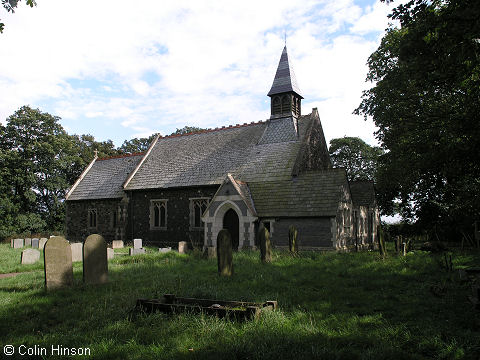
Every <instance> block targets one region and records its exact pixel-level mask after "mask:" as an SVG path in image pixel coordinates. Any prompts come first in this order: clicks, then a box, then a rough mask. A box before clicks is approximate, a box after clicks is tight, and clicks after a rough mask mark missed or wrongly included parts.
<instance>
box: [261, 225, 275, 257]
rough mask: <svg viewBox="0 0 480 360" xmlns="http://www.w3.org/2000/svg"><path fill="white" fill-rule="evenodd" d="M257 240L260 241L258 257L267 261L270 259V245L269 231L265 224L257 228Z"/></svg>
mask: <svg viewBox="0 0 480 360" xmlns="http://www.w3.org/2000/svg"><path fill="white" fill-rule="evenodd" d="M258 242H259V243H260V259H261V260H262V261H263V262H266V263H269V262H271V261H272V247H271V245H270V233H269V232H268V229H267V228H266V227H265V226H263V225H262V226H260V228H259V229H258Z"/></svg>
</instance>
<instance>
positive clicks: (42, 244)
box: [38, 238, 48, 249]
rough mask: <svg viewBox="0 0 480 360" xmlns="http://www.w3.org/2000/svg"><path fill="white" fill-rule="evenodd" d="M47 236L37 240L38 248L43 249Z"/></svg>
mask: <svg viewBox="0 0 480 360" xmlns="http://www.w3.org/2000/svg"><path fill="white" fill-rule="evenodd" d="M47 240H48V239H47V238H41V239H40V240H39V241H38V248H39V249H43V248H44V247H45V244H46V243H47Z"/></svg>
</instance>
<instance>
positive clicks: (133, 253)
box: [128, 248, 147, 256]
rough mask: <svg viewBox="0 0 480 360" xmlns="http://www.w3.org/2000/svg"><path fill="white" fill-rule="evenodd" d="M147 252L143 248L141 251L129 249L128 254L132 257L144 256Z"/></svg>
mask: <svg viewBox="0 0 480 360" xmlns="http://www.w3.org/2000/svg"><path fill="white" fill-rule="evenodd" d="M146 252H147V251H146V250H145V249H144V248H141V249H132V248H130V249H129V250H128V254H129V255H130V256H133V255H140V254H145V253H146Z"/></svg>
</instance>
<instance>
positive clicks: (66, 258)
mask: <svg viewBox="0 0 480 360" xmlns="http://www.w3.org/2000/svg"><path fill="white" fill-rule="evenodd" d="M43 258H44V270H45V286H46V287H47V289H48V290H50V289H56V288H60V287H63V286H69V285H72V284H73V268H72V250H71V249H70V244H69V243H68V241H67V240H65V238H63V237H62V236H54V237H53V238H50V239H49V240H48V241H47V243H46V244H45V248H44V250H43Z"/></svg>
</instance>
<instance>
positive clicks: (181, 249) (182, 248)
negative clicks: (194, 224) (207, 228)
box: [178, 241, 188, 254]
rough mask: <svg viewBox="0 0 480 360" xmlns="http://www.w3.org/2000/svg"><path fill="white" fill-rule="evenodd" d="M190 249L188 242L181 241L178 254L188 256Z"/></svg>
mask: <svg viewBox="0 0 480 360" xmlns="http://www.w3.org/2000/svg"><path fill="white" fill-rule="evenodd" d="M187 249H188V244H187V242H186V241H180V242H179V243H178V253H179V254H186V253H187Z"/></svg>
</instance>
